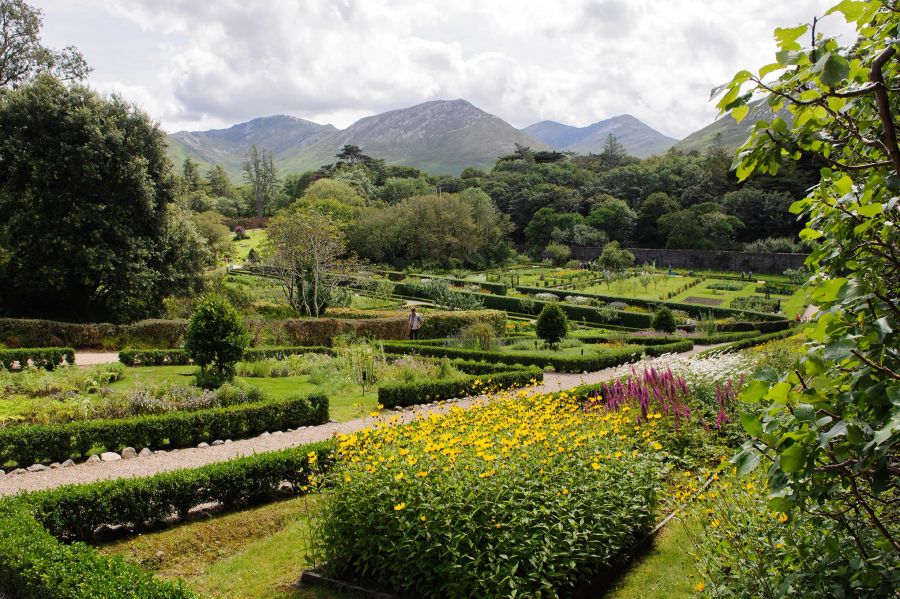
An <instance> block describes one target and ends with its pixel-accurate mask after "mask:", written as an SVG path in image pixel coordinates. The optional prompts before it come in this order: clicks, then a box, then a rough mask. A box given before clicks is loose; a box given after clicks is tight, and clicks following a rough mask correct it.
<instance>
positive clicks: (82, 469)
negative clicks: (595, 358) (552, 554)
mask: <svg viewBox="0 0 900 599" xmlns="http://www.w3.org/2000/svg"><path fill="white" fill-rule="evenodd" d="M710 347H715V346H704V345H698V346H695V347H694V349H693V350H691V351H689V352H685V353H682V354H678V355H679V357H680V358H682V359H688V358H690V357H692V356H694V355H696V354H698V353H700V352H702V351H704V350H706V349H709V348H710ZM657 360H659V358H657V359H652V360H648V361H647V362H646V364H648V365H649V364H652V363H654V362H656V361H657ZM631 366H632V365H630V364H628V365H622V366H616V367H613V368H606V369H603V370H599V371H596V372H587V373H583V374H555V373H547V374H545V375H544V383H543V384H542V385H538V386H537V387H535V388H534V390H533V391H534V392H535V393H553V392H556V391H561V390H563V389H571V388H573V387H577V386H578V385H583V384H593V383H600V382H603V381H606V380H609V379H611V378H616V377H618V376H621V375H622V374H624V373H626V372H628V371H629V370H630V368H631ZM484 399H485V397H484V396H481V397H468V398H464V399H458V400H453V401H447V402H444V403H443V404H440V405H425V406H415V407H412V408H407V409H405V410H402V411H388V412H385V413H384V414H383V415H382V416H380V417H378V418H371V417H370V418H359V419H356V420H350V421H348V422H340V423H329V424H323V425H320V426H310V427H305V428H300V429H297V430H295V431H293V432H276V433H273V434H269V435H263V436H259V437H252V438H250V439H242V440H238V441H234V442H233V443H228V444H226V445H217V446H211V447H204V448H186V449H177V450H171V451H167V452H165V453H159V454H153V455H151V456H146V457H138V458H134V459H130V460H116V461H113V462H91V463H88V462H84V463H81V464H76V465H75V466H70V467H68V468H56V469H53V470H46V471H43V472H29V473H26V474H18V475H15V476H9V475H7V476H2V477H0V496H3V495H13V494H15V493H18V492H20V491H38V490H42V489H52V488H54V487H59V486H62V485H71V484H82V483H89V482H94V481H98V480H109V479H115V478H132V477H138V476H149V475H152V474H158V473H160V472H169V471H171V470H180V469H182V468H196V467H199V466H204V465H206V464H211V463H214V462H224V461H227V460H231V459H234V458H238V457H242V456H248V455H253V454H255V453H263V452H266V451H276V450H279V449H286V448H288V447H296V446H298V445H305V444H307V443H313V442H316V441H325V440H327V439H330V438H331V437H333V436H334V435H337V434H342V433H351V432H354V431H357V430H361V429H363V428H366V427H369V426H372V425H374V424H375V423H376V422H378V421H379V420H384V419H385V418H386V417H392V416H395V417H398V418H399V419H400V421H401V422H409V421H411V420H414V419H415V418H416V417H418V416H419V415H422V414H428V413H429V412H435V413H441V412H445V411H447V410H449V409H450V407H452V406H458V407H462V408H468V407H470V406H471V405H472V404H473V403H475V402H476V401H483V400H484ZM137 449H141V448H140V447H138V448H137Z"/></svg>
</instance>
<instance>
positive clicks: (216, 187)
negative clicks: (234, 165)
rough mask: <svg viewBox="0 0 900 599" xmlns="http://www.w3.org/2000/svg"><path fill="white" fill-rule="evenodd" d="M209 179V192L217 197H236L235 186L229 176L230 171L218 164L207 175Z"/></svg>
mask: <svg viewBox="0 0 900 599" xmlns="http://www.w3.org/2000/svg"><path fill="white" fill-rule="evenodd" d="M206 178H207V179H208V180H209V192H210V193H211V194H212V195H213V197H217V198H229V199H232V198H234V195H235V194H234V186H233V185H232V184H231V179H230V178H229V177H228V171H226V170H225V169H224V168H223V167H221V166H219V165H216V166H214V167H213V168H212V170H211V171H209V173H208V174H207V175H206Z"/></svg>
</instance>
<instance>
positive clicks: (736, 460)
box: [731, 447, 760, 477]
mask: <svg viewBox="0 0 900 599" xmlns="http://www.w3.org/2000/svg"><path fill="white" fill-rule="evenodd" d="M759 460H760V455H759V452H758V451H757V450H756V449H754V448H752V447H747V448H745V449H743V450H741V451H740V453H738V454H737V455H736V456H734V457H733V458H731V463H732V464H734V465H735V466H736V467H737V475H738V477H741V476H744V475H746V474H749V473H750V472H752V471H753V470H754V469H755V468H756V467H757V466H758V465H759Z"/></svg>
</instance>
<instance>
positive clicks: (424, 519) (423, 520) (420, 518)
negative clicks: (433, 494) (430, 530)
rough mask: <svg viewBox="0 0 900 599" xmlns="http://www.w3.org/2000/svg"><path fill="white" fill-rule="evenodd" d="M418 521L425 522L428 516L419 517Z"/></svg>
mask: <svg viewBox="0 0 900 599" xmlns="http://www.w3.org/2000/svg"><path fill="white" fill-rule="evenodd" d="M419 520H421V521H422V522H425V521H426V520H428V516H426V515H425V514H422V515H421V516H419Z"/></svg>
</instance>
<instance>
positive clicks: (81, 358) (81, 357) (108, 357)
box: [75, 351, 119, 366]
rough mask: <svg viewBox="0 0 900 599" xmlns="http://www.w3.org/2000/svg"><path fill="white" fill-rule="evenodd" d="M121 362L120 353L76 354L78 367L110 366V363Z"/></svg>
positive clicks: (79, 352)
mask: <svg viewBox="0 0 900 599" xmlns="http://www.w3.org/2000/svg"><path fill="white" fill-rule="evenodd" d="M118 361H119V352H114V351H105V352H99V351H98V352H84V351H77V352H75V365H76V366H95V365H97V364H109V363H110V362H118Z"/></svg>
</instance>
